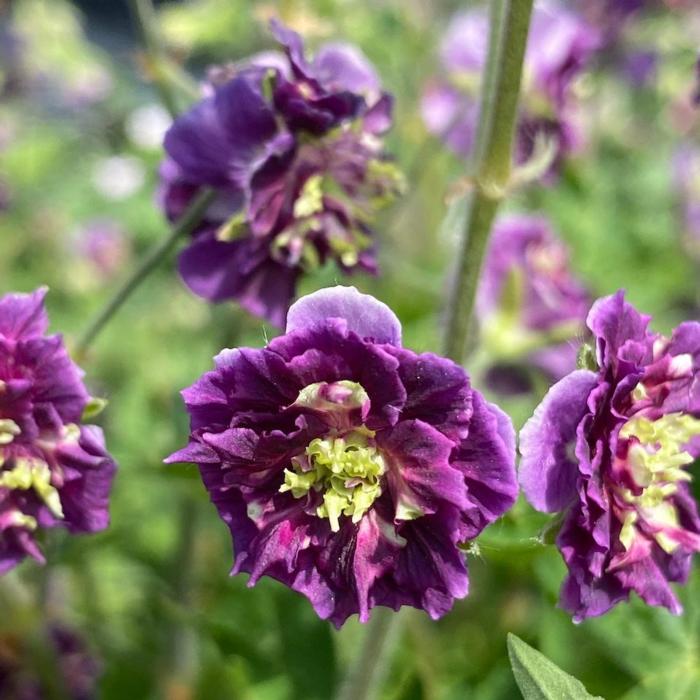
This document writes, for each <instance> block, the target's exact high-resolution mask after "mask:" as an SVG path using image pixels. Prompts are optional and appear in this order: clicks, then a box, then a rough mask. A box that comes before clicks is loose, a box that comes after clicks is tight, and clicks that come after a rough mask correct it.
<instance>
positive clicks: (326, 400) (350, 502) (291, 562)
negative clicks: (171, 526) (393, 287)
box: [167, 287, 517, 626]
mask: <svg viewBox="0 0 700 700" xmlns="http://www.w3.org/2000/svg"><path fill="white" fill-rule="evenodd" d="M183 397H184V400H185V404H186V406H187V410H188V411H189V413H190V418H191V434H190V442H189V444H188V446H187V447H185V448H184V449H183V450H180V451H179V452H176V453H175V454H173V455H172V456H170V457H169V458H168V460H167V461H168V462H194V463H196V464H198V466H199V469H200V472H201V475H202V479H203V481H204V484H205V486H206V488H207V489H208V491H209V494H210V496H211V499H212V501H213V502H214V504H215V505H216V507H217V509H218V511H219V514H220V516H221V518H222V519H223V520H224V521H225V522H226V524H227V525H228V527H229V528H230V531H231V535H232V538H233V544H234V550H235V563H234V567H233V572H232V573H234V574H236V573H239V572H246V573H249V574H250V580H249V584H250V585H254V584H255V583H256V582H257V581H258V580H259V579H260V577H261V576H264V575H267V576H271V577H273V578H275V579H277V580H279V581H281V582H283V583H285V584H286V585H288V586H289V587H290V588H292V589H294V590H296V591H299V592H300V593H303V594H304V595H305V596H306V597H307V598H308V599H309V600H310V601H311V603H312V604H313V606H314V608H315V609H316V612H317V613H318V614H319V615H320V616H321V617H322V618H329V619H330V620H331V621H332V622H333V623H334V624H336V625H337V626H340V625H342V623H343V622H344V621H345V619H346V618H347V617H348V616H350V615H353V614H355V613H359V617H360V620H361V621H363V622H364V621H366V620H367V619H368V618H369V615H370V610H371V609H372V608H373V607H374V606H376V605H384V606H388V607H391V608H394V609H398V608H399V607H400V606H402V605H410V606H414V607H417V608H423V609H424V610H426V611H427V612H428V613H429V614H430V615H431V616H432V617H434V618H437V617H440V616H441V615H443V614H444V613H446V612H447V611H448V610H449V609H450V608H451V607H452V604H453V602H454V600H455V598H463V597H464V596H466V595H467V591H468V576H467V567H466V562H465V556H464V554H463V552H462V551H461V549H460V545H461V544H462V543H465V542H467V541H469V540H471V539H473V538H474V537H476V536H477V535H478V534H479V533H480V532H481V530H482V529H483V528H484V527H486V525H488V524H489V523H491V522H492V521H493V520H495V519H496V518H497V517H499V516H500V515H501V514H502V513H504V512H505V511H506V510H508V509H509V508H510V506H511V505H512V504H513V502H514V500H515V498H516V495H517V485H516V482H515V473H514V466H513V465H514V447H513V430H512V427H511V423H510V420H509V419H508V418H507V417H506V416H505V414H503V413H502V412H501V411H500V410H499V409H498V408H496V407H495V406H492V405H490V404H488V403H487V402H486V401H485V400H484V399H483V397H482V396H481V394H479V393H478V392H477V391H475V390H473V389H472V388H471V387H470V384H469V379H468V377H467V375H466V373H465V372H464V370H463V369H462V368H461V367H460V366H458V365H456V364H455V363H454V362H452V361H451V360H447V359H444V358H441V357H438V356H436V355H433V354H422V355H419V354H416V353H414V352H412V351H411V350H407V349H405V348H403V347H401V326H400V324H399V321H398V319H397V318H396V316H395V315H394V314H393V312H392V311H391V310H390V309H389V308H388V307H387V306H385V305H384V304H382V303H381V302H379V301H377V300H376V299H374V298H373V297H371V296H368V295H364V294H360V293H359V292H358V291H357V290H356V289H354V288H352V287H350V288H346V287H335V288H331V289H324V290H321V291H318V292H316V293H314V294H311V295H309V296H306V297H303V298H302V299H300V300H299V301H297V302H296V303H295V304H294V305H293V306H292V307H291V309H290V311H289V315H288V318H287V332H286V334H285V335H283V336H281V337H279V338H276V339H274V340H272V341H271V342H270V343H269V344H268V345H267V347H265V348H263V349H259V350H254V349H250V348H240V349H235V350H224V351H222V352H221V353H220V354H219V355H218V357H217V358H216V366H215V369H214V370H213V371H211V372H208V373H206V374H205V375H204V376H203V377H202V378H201V379H200V380H199V381H197V382H196V383H195V384H194V385H193V386H191V387H190V388H189V389H186V390H185V391H184V392H183Z"/></svg>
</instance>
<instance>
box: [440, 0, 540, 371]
mask: <svg viewBox="0 0 700 700" xmlns="http://www.w3.org/2000/svg"><path fill="white" fill-rule="evenodd" d="M532 1H533V0H494V3H493V7H492V11H491V32H490V43H489V56H488V60H487V64H486V65H487V70H486V72H487V75H486V78H485V80H484V82H483V85H482V92H481V105H482V109H481V112H480V117H479V119H480V122H479V128H478V132H477V134H478V140H477V152H476V161H477V162H476V168H475V169H476V177H475V179H474V189H473V191H472V193H471V201H470V206H469V212H468V214H467V221H466V225H465V231H464V238H463V241H462V248H461V252H460V255H459V260H458V267H457V275H456V280H455V284H454V286H453V288H452V294H451V297H450V301H449V305H448V308H447V323H446V332H445V353H446V354H447V355H448V356H449V357H451V358H452V359H453V360H455V362H461V361H462V358H463V355H464V352H465V346H466V342H467V336H468V334H469V331H470V329H471V324H472V312H473V308H474V299H475V297H476V290H477V285H478V282H479V276H480V273H481V266H482V263H483V259H484V253H485V252H486V245H487V243H488V237H489V233H490V232H491V225H492V224H493V220H494V218H495V216H496V213H497V211H498V208H499V206H500V204H501V202H502V201H503V199H504V197H505V195H506V192H507V189H508V181H509V178H510V171H511V154H512V150H513V134H514V131H515V120H516V111H517V106H518V93H519V91H520V79H521V75H522V67H523V58H524V56H525V47H526V44H527V34H528V28H529V25H530V15H531V13H532ZM489 72H490V73H491V74H490V75H488V73H489Z"/></svg>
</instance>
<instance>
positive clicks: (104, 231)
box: [72, 219, 130, 281]
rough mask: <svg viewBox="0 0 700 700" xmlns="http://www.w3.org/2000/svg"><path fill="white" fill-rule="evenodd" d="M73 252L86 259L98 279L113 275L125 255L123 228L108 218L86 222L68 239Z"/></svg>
mask: <svg viewBox="0 0 700 700" xmlns="http://www.w3.org/2000/svg"><path fill="white" fill-rule="evenodd" d="M72 247H73V250H74V253H75V254H76V255H77V257H78V258H79V260H80V261H82V262H83V263H87V265H88V266H89V267H90V269H91V271H92V272H94V273H97V276H98V277H99V279H100V280H101V281H104V280H105V279H108V278H110V277H113V276H114V275H115V274H116V273H117V272H119V270H121V269H122V267H123V266H124V263H125V262H126V261H127V259H128V258H129V254H130V247H129V240H128V237H127V235H126V232H125V231H124V229H123V228H122V227H121V226H120V225H119V224H118V223H117V222H116V221H110V220H109V219H96V220H94V221H90V222H88V223H86V224H85V225H84V226H83V227H82V228H81V229H80V230H79V231H78V232H77V233H76V234H75V236H74V238H73V241H72Z"/></svg>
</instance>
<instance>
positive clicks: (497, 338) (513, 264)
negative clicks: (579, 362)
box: [476, 215, 590, 393]
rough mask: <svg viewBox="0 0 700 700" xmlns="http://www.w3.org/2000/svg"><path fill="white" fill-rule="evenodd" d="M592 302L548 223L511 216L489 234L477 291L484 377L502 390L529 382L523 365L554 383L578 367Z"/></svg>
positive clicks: (564, 248) (495, 387)
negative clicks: (485, 357) (486, 360)
mask: <svg viewBox="0 0 700 700" xmlns="http://www.w3.org/2000/svg"><path fill="white" fill-rule="evenodd" d="M589 307H590V297H589V295H588V292H587V291H586V289H585V287H584V286H583V285H582V284H581V283H580V282H579V281H578V280H577V279H576V278H575V277H574V275H573V274H572V272H571V268H570V266H569V252H568V249H567V247H566V246H565V245H564V243H563V242H562V241H561V240H559V239H558V238H557V237H556V236H555V234H554V232H553V230H552V228H551V225H550V224H549V222H548V221H547V220H546V219H544V218H542V217H538V216H524V215H519V216H510V217H506V218H504V219H501V220H500V221H498V222H497V223H496V225H495V226H494V229H493V233H492V234H491V239H490V242H489V248H488V251H487V253H486V259H485V261H484V267H483V271H482V275H481V281H480V284H479V290H478V294H477V305H476V311H477V316H478V319H479V325H480V329H481V345H482V347H483V349H484V350H485V352H486V354H487V355H488V357H489V358H490V365H489V370H488V374H487V381H488V383H489V385H490V386H492V387H493V388H494V389H496V390H500V391H505V392H506V393H510V392H517V391H519V390H527V389H529V387H530V382H529V380H528V367H534V368H536V369H537V370H539V371H540V372H542V373H544V374H545V376H546V377H547V378H548V379H550V380H553V381H556V380H559V379H561V378H562V377H564V376H565V375H566V374H568V373H569V372H570V371H571V370H573V369H575V367H576V353H577V350H578V345H579V342H578V339H579V337H580V336H581V335H582V333H583V330H584V327H585V326H584V322H585V318H586V314H587V313H588V309H589Z"/></svg>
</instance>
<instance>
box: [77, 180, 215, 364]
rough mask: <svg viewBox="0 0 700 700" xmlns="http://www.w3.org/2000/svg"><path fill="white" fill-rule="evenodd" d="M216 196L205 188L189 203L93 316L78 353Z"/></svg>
mask: <svg viewBox="0 0 700 700" xmlns="http://www.w3.org/2000/svg"><path fill="white" fill-rule="evenodd" d="M214 197H215V193H214V192H212V191H211V190H208V189H207V190H202V191H201V192H200V193H199V194H198V195H197V196H196V197H195V198H194V199H193V200H192V202H191V203H190V205H189V207H188V208H187V210H186V211H185V213H184V214H183V215H182V217H181V218H180V219H179V220H178V222H177V223H176V224H175V226H174V227H173V228H172V230H171V231H170V234H169V235H168V236H166V237H165V238H163V240H162V241H160V242H159V243H158V244H157V245H155V246H154V247H153V248H152V249H151V250H150V251H149V252H148V253H147V254H146V255H145V257H144V258H143V260H141V262H140V264H139V265H138V266H137V267H136V269H135V270H134V271H133V272H132V273H131V275H130V276H129V277H128V278H127V279H126V280H125V281H124V284H122V286H121V287H119V289H117V291H116V292H115V293H114V294H113V295H112V297H111V298H110V299H109V301H108V302H107V303H106V304H105V306H104V307H103V308H102V309H101V310H100V311H99V312H98V314H97V315H96V316H95V317H94V318H93V320H92V321H91V322H90V324H89V325H88V327H87V328H86V329H85V331H84V333H83V334H82V335H81V336H80V338H79V340H78V342H77V344H76V347H75V353H76V357H78V358H79V357H81V356H83V355H84V354H85V352H86V351H87V349H88V348H89V347H90V345H91V344H92V342H93V341H94V340H95V338H96V337H97V335H98V334H99V332H100V331H101V330H102V328H103V327H104V326H105V324H106V323H107V322H108V321H109V320H110V319H111V318H112V316H114V314H115V313H116V312H117V311H118V310H119V308H120V307H121V306H122V304H123V303H124V302H125V301H126V300H127V299H128V298H129V297H130V296H131V294H132V292H133V291H134V290H135V289H136V288H137V287H138V286H139V285H140V284H141V282H143V281H144V280H145V279H146V277H148V275H149V273H150V272H151V271H152V270H153V269H154V268H155V267H156V266H157V265H158V263H159V262H160V261H161V260H162V259H163V258H164V257H165V256H166V255H167V254H168V253H169V252H170V250H171V249H172V248H173V247H174V246H175V244H176V243H177V240H178V239H179V238H180V237H182V236H186V235H187V234H189V233H191V232H192V230H193V229H194V227H195V226H196V225H197V224H198V223H199V222H200V221H201V219H202V216H203V214H204V212H205V211H206V209H207V207H208V206H209V204H211V202H212V200H213V199H214Z"/></svg>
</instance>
